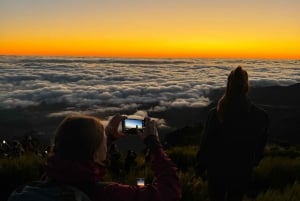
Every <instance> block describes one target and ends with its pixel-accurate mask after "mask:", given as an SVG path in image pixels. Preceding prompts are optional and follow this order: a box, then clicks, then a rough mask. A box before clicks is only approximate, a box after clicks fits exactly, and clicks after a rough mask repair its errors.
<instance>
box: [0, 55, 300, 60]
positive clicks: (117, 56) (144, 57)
mask: <svg viewBox="0 0 300 201" xmlns="http://www.w3.org/2000/svg"><path fill="white" fill-rule="evenodd" d="M0 56H1V57H5V56H8V57H73V58H76V57H86V58H116V59H125V58H127V59H262V60H300V56H299V57H263V56H262V57H250V56H249V57H247V56H245V57H238V56H236V57H234V56H228V57H222V56H203V57H201V56H120V55H115V56H111V55H110V56H108V55H107V56H105V55H84V54H82V55H81V54H78V55H77V54H57V55H56V54H0Z"/></svg>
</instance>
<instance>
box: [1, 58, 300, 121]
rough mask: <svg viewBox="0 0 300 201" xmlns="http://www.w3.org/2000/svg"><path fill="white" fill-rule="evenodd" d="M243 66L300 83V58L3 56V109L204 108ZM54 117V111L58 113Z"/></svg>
mask: <svg viewBox="0 0 300 201" xmlns="http://www.w3.org/2000/svg"><path fill="white" fill-rule="evenodd" d="M238 65H242V66H243V67H244V68H245V69H246V70H247V71H248V73H249V78H250V84H251V85H252V86H253V85H254V86H270V85H290V84H294V83H297V82H300V61H299V60H293V61H292V60H289V61H288V60H285V61H279V60H278V61H270V60H220V59H186V60H184V59H180V60H176V59H156V60H152V59H151V60H149V59H148V60H145V59H135V60H134V59H127V60H126V59H98V58H43V57H38V58H34V57H30V58H28V57H3V56H2V57H0V74H1V77H0V92H1V93H0V108H15V107H27V106H31V105H38V104H41V103H68V104H71V105H73V106H74V107H75V108H76V107H93V108H95V109H96V110H99V111H100V112H101V111H102V112H103V111H113V112H118V111H122V110H124V109H134V108H137V107H138V106H140V105H143V104H147V103H149V104H155V105H156V106H155V107H153V108H152V110H154V111H164V110H166V109H168V108H174V107H202V106H205V105H207V104H208V103H209V102H210V100H209V99H208V98H207V94H208V93H209V92H210V91H211V90H212V89H215V88H220V87H224V86H225V83H226V79H227V75H228V74H229V72H230V70H232V69H233V68H234V67H236V66H238ZM53 115H55V114H53Z"/></svg>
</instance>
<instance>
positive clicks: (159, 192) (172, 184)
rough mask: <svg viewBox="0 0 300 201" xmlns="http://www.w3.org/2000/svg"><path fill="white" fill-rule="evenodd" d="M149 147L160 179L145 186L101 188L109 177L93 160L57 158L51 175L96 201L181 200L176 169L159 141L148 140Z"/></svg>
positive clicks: (49, 169) (52, 162)
mask: <svg viewBox="0 0 300 201" xmlns="http://www.w3.org/2000/svg"><path fill="white" fill-rule="evenodd" d="M146 144H148V146H150V155H151V168H152V170H153V172H154V175H155V178H156V179H155V181H154V182H153V183H152V184H149V185H145V186H144V187H138V186H130V185H125V184H119V183H109V184H108V185H97V183H98V182H101V181H102V178H103V176H104V174H105V171H104V169H103V168H102V167H101V166H99V165H97V164H95V163H93V162H92V161H64V160H62V159H60V158H59V157H57V156H56V157H53V158H49V159H48V163H47V176H48V178H50V179H52V180H55V181H56V182H59V183H66V184H71V185H74V186H76V187H78V188H79V189H81V190H82V191H84V192H86V194H87V195H89V197H90V199H91V200H93V201H106V200H107V201H108V200H110V201H147V200H149V201H150V200H151V201H176V200H180V198H181V188H180V185H179V179H178V177H177V175H176V170H177V169H176V166H175V165H174V163H173V162H172V161H171V160H170V159H169V158H168V156H167V155H166V153H165V152H164V151H163V149H162V148H161V146H160V144H159V143H158V141H157V140H156V139H155V138H153V137H150V138H149V137H148V138H147V139H146Z"/></svg>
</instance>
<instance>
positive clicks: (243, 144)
mask: <svg viewBox="0 0 300 201" xmlns="http://www.w3.org/2000/svg"><path fill="white" fill-rule="evenodd" d="M247 92H248V74H247V72H246V71H245V70H243V69H242V68H241V67H240V66H239V67H237V68H236V69H234V70H233V71H231V73H230V75H229V76H228V81H227V87H226V90H225V93H224V95H223V96H222V97H221V99H220V100H219V102H218V105H217V107H216V108H214V109H212V110H211V111H210V113H209V115H208V119H207V121H206V125H205V128H204V131H203V133H202V140H201V144H200V149H199V152H198V154H197V170H196V171H197V174H198V175H200V176H203V175H204V172H205V171H206V170H207V179H208V190H209V196H210V199H211V201H225V200H227V201H229V200H230V201H241V200H242V199H243V195H244V193H245V191H246V189H247V184H248V182H249V179H250V177H251V174H252V171H253V168H254V166H256V165H257V164H258V163H259V161H260V160H261V159H262V156H263V150H264V147H265V144H266V141H267V131H268V125H269V122H268V116H267V114H266V113H265V112H264V111H263V110H261V109H260V108H258V107H257V106H255V105H254V104H253V103H251V101H250V99H249V98H248V96H247Z"/></svg>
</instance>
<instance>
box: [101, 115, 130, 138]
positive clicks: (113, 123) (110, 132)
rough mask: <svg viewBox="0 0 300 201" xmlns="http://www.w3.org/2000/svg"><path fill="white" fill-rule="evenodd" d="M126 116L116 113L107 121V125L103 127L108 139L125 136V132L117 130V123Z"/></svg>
mask: <svg viewBox="0 0 300 201" xmlns="http://www.w3.org/2000/svg"><path fill="white" fill-rule="evenodd" d="M126 118H127V117H126V116H121V115H119V114H117V115H115V116H114V117H113V118H112V119H111V120H110V121H109V122H108V125H107V126H106V128H105V132H106V135H107V137H108V139H109V140H111V141H114V140H117V139H119V138H122V137H125V136H127V135H126V134H124V133H122V132H119V131H118V128H119V124H120V123H121V122H122V121H123V120H124V119H126Z"/></svg>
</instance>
